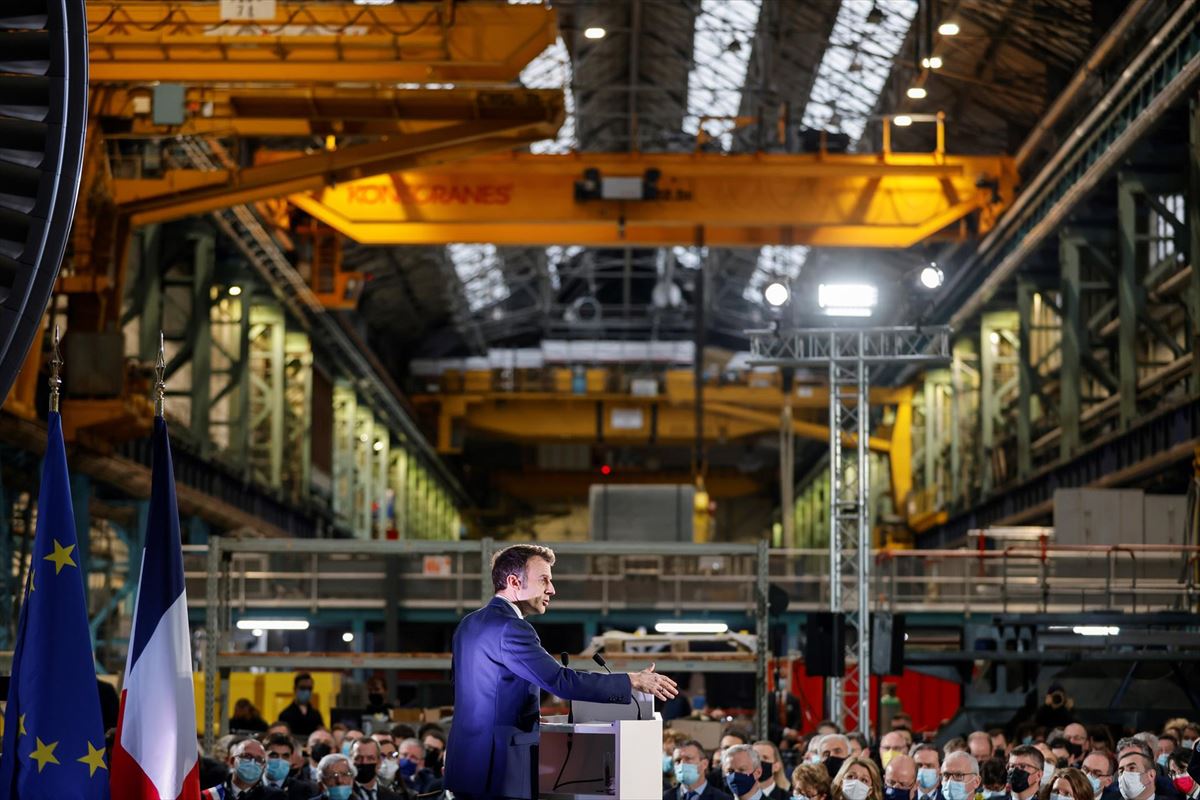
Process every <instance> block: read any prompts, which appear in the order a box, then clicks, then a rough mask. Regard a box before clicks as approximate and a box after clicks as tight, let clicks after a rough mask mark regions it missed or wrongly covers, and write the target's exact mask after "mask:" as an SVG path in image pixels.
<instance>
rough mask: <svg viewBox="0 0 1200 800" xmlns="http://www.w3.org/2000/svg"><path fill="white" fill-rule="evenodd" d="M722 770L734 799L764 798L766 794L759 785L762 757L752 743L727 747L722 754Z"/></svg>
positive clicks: (755, 799) (756, 799)
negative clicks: (755, 750)
mask: <svg viewBox="0 0 1200 800" xmlns="http://www.w3.org/2000/svg"><path fill="white" fill-rule="evenodd" d="M721 771H722V772H723V773H725V786H726V787H727V788H728V789H729V794H730V795H732V796H733V798H734V800H763V798H764V797H765V796H766V795H765V794H764V793H763V790H762V789H761V788H760V787H759V783H760V782H761V781H762V774H763V769H762V759H761V758H759V756H758V753H756V752H754V748H753V747H751V746H750V745H748V744H738V745H734V746H733V747H729V748H726V749H725V752H724V753H722V754H721Z"/></svg>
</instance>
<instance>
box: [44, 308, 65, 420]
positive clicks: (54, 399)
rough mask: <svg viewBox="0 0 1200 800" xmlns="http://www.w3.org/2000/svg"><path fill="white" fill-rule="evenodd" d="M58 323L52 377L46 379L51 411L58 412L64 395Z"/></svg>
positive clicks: (55, 334)
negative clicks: (60, 400)
mask: <svg viewBox="0 0 1200 800" xmlns="http://www.w3.org/2000/svg"><path fill="white" fill-rule="evenodd" d="M58 344H59V337H58V325H55V326H54V343H53V349H52V351H51V352H52V355H51V356H50V378H49V380H47V381H46V383H47V384H49V386H50V411H51V413H54V414H57V413H58V406H59V399H60V397H61V395H62V365H63V360H62V352H61V351H60V350H59V349H58Z"/></svg>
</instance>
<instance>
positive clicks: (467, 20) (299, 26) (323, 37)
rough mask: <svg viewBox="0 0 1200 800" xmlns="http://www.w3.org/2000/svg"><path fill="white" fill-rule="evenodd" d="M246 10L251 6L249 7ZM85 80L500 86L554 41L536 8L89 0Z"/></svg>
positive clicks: (547, 15)
mask: <svg viewBox="0 0 1200 800" xmlns="http://www.w3.org/2000/svg"><path fill="white" fill-rule="evenodd" d="M246 5H247V6H251V7H252V6H253V4H246ZM87 16H88V49H89V53H88V54H89V58H90V62H91V63H90V70H91V76H90V77H91V81H92V83H93V84H104V83H145V82H147V81H151V80H154V81H168V82H176V83H189V84H200V83H288V84H296V83H322V84H331V83H372V84H395V83H430V82H432V83H449V82H479V83H507V82H511V81H515V80H516V79H517V77H518V75H519V74H520V72H521V69H522V68H523V67H524V66H525V65H526V64H528V63H529V61H530V60H531V59H533V58H534V57H535V56H537V55H538V54H539V53H541V52H542V50H544V49H545V48H546V46H547V45H550V44H552V43H553V42H554V40H555V37H556V36H557V35H558V21H557V17H556V14H555V12H554V11H553V10H552V9H550V8H546V7H544V6H542V5H518V6H511V5H508V4H507V3H506V2H504V1H503V0H495V2H487V1H486V0H481V1H480V2H471V3H454V2H404V3H393V4H391V5H385V6H362V5H356V4H352V3H302V2H299V3H298V2H280V3H278V4H275V13H274V14H273V15H272V16H271V17H270V18H267V19H255V18H253V16H252V14H250V15H248V17H247V18H244V19H222V17H221V4H219V3H216V2H194V1H193V2H145V1H144V0H90V1H89V2H88V3H87Z"/></svg>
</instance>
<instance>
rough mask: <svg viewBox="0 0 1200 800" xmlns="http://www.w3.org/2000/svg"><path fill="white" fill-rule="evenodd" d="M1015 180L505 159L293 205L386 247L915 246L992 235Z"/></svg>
mask: <svg viewBox="0 0 1200 800" xmlns="http://www.w3.org/2000/svg"><path fill="white" fill-rule="evenodd" d="M1016 177H1017V176H1016V169H1015V167H1014V166H1013V162H1012V160H1011V159H1010V158H1008V157H1006V156H954V155H946V154H944V153H936V152H935V153H889V152H885V153H879V154H864V155H860V154H835V153H824V152H817V153H807V154H799V155H793V154H773V153H755V154H746V155H727V154H719V153H685V154H649V153H631V154H609V153H572V154H569V155H531V154H527V153H506V154H503V155H495V156H489V157H483V158H475V159H471V160H469V161H461V162H458V163H455V164H452V165H444V166H440V167H436V168H427V169H413V170H404V171H400V172H393V173H391V174H386V175H377V176H375V177H371V178H364V179H361V180H356V181H351V182H348V183H339V184H335V185H331V186H326V187H323V188H321V189H318V190H315V191H312V192H308V193H298V194H294V195H291V196H290V197H289V198H288V199H289V200H290V201H291V202H292V203H293V204H294V205H296V206H297V207H299V208H301V209H303V210H304V211H306V212H308V213H309V214H310V215H312V216H313V217H315V218H316V219H318V220H320V221H321V222H323V223H325V224H326V225H329V226H330V227H332V228H334V229H335V230H338V231H340V232H341V233H343V234H345V235H346V236H348V237H350V238H351V239H353V240H355V241H357V242H360V243H362V244H374V245H415V244H423V245H431V244H450V243H453V242H487V243H492V244H497V245H525V246H548V245H584V246H592V247H628V246H632V247H666V246H672V245H685V246H686V245H697V244H698V245H708V246H713V247H760V246H763V245H814V246H822V247H888V248H906V247H911V246H912V245H915V244H917V243H919V242H922V241H925V240H928V239H931V238H939V239H963V238H966V237H968V236H974V235H978V234H979V233H983V232H986V231H987V230H989V229H990V228H991V227H992V225H993V224H994V223H995V220H996V218H997V217H998V216H999V214H1000V212H1001V211H1002V210H1003V209H1004V208H1005V207H1007V205H1008V203H1009V202H1011V200H1012V197H1013V191H1014V187H1015V184H1016ZM970 217H974V224H973V225H968V218H970Z"/></svg>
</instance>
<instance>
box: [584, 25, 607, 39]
mask: <svg viewBox="0 0 1200 800" xmlns="http://www.w3.org/2000/svg"><path fill="white" fill-rule="evenodd" d="M607 33H608V31H606V30H604V28H599V27H591V28H587V29H586V30H584V32H583V38H585V39H603V38H604V37H605V35H607Z"/></svg>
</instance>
